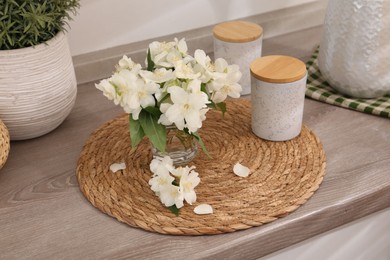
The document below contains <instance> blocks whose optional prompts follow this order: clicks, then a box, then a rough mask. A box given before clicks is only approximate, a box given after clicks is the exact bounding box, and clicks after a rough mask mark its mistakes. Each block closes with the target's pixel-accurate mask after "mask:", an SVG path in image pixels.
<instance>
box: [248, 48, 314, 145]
mask: <svg viewBox="0 0 390 260" xmlns="http://www.w3.org/2000/svg"><path fill="white" fill-rule="evenodd" d="M250 71H251V75H252V95H251V100H252V131H253V132H254V133H255V134H256V135H257V136H258V137H260V138H263V139H266V140H270V141H286V140H290V139H293V138H294V137H296V136H298V135H299V133H300V132H301V128H302V117H303V107H304V99H305V90H306V78H307V72H306V66H305V64H304V63H303V62H302V61H300V60H298V59H296V58H293V57H289V56H279V55H273V56H265V57H262V58H258V59H256V60H254V61H253V62H252V63H251V65H250Z"/></svg>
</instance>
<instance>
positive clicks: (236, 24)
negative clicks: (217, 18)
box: [213, 21, 263, 43]
mask: <svg viewBox="0 0 390 260" xmlns="http://www.w3.org/2000/svg"><path fill="white" fill-rule="evenodd" d="M262 33H263V28H261V26H260V25H258V24H255V23H251V22H246V21H231V22H224V23H220V24H218V25H216V26H214V29H213V34H214V37H215V38H217V39H219V40H221V41H224V42H235V43H240V42H251V41H254V40H256V39H258V38H259V37H260V36H261V34H262Z"/></svg>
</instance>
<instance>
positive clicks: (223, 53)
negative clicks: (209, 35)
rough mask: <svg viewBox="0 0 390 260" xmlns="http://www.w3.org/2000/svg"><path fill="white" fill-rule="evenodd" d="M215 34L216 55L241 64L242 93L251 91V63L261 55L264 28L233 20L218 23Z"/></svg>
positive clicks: (229, 61)
mask: <svg viewBox="0 0 390 260" xmlns="http://www.w3.org/2000/svg"><path fill="white" fill-rule="evenodd" d="M213 34H214V57H215V58H216V59H217V58H224V59H225V60H226V61H227V62H228V63H229V64H237V65H238V66H240V70H241V72H242V77H241V80H240V82H239V83H240V85H241V86H242V92H241V94H242V95H247V94H250V93H251V85H250V84H251V83H250V77H251V75H250V72H249V65H250V63H251V62H252V61H253V60H254V59H256V58H258V57H261V49H262V41H263V29H262V28H261V26H259V25H258V24H255V23H251V22H246V21H231V22H224V23H220V24H218V25H216V26H215V27H214V29H213Z"/></svg>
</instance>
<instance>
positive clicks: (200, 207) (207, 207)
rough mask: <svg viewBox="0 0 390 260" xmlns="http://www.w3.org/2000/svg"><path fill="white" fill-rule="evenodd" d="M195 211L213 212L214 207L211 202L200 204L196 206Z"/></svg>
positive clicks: (203, 213) (204, 213)
mask: <svg viewBox="0 0 390 260" xmlns="http://www.w3.org/2000/svg"><path fill="white" fill-rule="evenodd" d="M194 212H195V214H198V215H206V214H213V208H212V207H211V206H210V205H209V204H200V205H198V206H196V207H195V208H194Z"/></svg>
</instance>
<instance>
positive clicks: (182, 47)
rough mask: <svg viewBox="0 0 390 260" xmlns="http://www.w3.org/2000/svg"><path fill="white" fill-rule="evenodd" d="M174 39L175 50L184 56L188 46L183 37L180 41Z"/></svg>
mask: <svg viewBox="0 0 390 260" xmlns="http://www.w3.org/2000/svg"><path fill="white" fill-rule="evenodd" d="M174 41H175V44H176V46H177V50H178V51H179V52H180V53H181V55H183V57H184V56H186V55H187V51H188V47H187V43H186V40H185V38H182V39H180V41H179V40H178V39H177V38H175V39H174Z"/></svg>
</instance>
